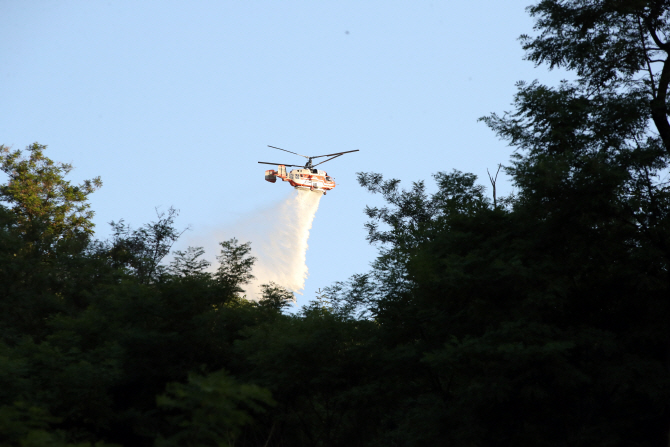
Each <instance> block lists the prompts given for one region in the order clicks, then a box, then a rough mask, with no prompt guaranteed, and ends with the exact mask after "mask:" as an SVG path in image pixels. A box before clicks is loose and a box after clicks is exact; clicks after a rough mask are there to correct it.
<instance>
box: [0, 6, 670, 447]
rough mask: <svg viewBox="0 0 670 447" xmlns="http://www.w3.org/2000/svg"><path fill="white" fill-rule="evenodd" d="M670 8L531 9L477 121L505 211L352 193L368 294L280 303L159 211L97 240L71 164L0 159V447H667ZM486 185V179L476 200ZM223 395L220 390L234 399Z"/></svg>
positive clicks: (461, 194)
mask: <svg viewBox="0 0 670 447" xmlns="http://www.w3.org/2000/svg"><path fill="white" fill-rule="evenodd" d="M666 3H667V2H665V1H655V0H649V1H647V0H639V1H638V0H635V1H626V2H622V1H618V0H606V1H597V2H596V1H594V0H561V1H559V0H540V1H539V2H538V3H537V4H536V5H533V6H531V7H530V8H529V12H530V13H531V15H533V16H534V17H535V18H536V31H537V35H536V36H534V37H531V36H523V37H522V43H523V45H524V48H525V49H526V51H527V58H528V59H530V60H532V61H534V62H536V63H538V64H541V63H547V64H548V65H549V66H550V67H563V68H567V69H570V70H574V72H575V74H576V80H575V82H572V83H570V82H563V83H561V84H560V85H558V86H555V87H550V86H544V85H542V84H540V83H539V82H530V83H519V84H518V92H517V94H516V96H515V97H514V103H513V111H511V112H508V113H506V114H503V115H498V114H491V115H489V116H487V117H485V118H483V121H484V122H485V123H486V124H487V125H488V126H489V127H490V128H492V129H493V130H494V131H495V132H496V133H497V134H498V136H500V137H501V138H502V139H504V140H506V141H508V142H509V143H510V144H511V145H512V146H513V147H514V148H515V152H514V154H513V155H512V160H511V163H510V164H509V166H507V167H506V172H507V173H508V174H509V175H510V177H511V179H512V182H513V183H514V185H515V186H516V189H517V192H516V194H515V195H514V196H509V197H502V198H500V197H496V193H495V191H494V197H493V200H490V199H489V198H488V197H487V192H486V190H485V188H484V187H483V186H481V185H478V184H477V181H476V177H475V176H474V175H472V174H467V173H462V172H459V171H456V170H454V171H452V172H450V173H445V172H438V173H437V174H435V175H434V180H435V183H436V187H435V192H433V193H428V189H427V188H426V186H425V184H424V182H423V181H418V182H415V183H413V184H412V185H411V186H410V188H409V189H407V190H404V189H401V187H400V181H399V180H397V179H391V180H385V179H384V177H383V176H382V175H381V174H375V173H362V174H359V183H360V184H361V185H362V186H363V187H364V188H366V189H367V190H368V191H370V192H372V193H375V194H380V195H381V196H382V198H383V199H384V200H385V202H386V204H385V205H384V206H379V207H374V208H367V209H366V214H367V216H368V217H369V219H370V221H369V223H368V224H367V225H366V228H367V230H368V241H369V242H370V243H373V244H375V245H377V246H378V247H379V256H378V258H377V259H376V261H375V262H374V263H373V264H372V266H371V270H370V271H369V272H367V273H364V274H359V275H354V276H353V277H352V278H350V279H349V280H348V281H339V282H336V283H335V284H333V285H332V286H330V287H326V288H324V289H323V290H321V289H320V290H319V292H318V295H317V298H316V300H315V301H313V302H311V303H309V304H308V305H306V306H303V308H302V309H301V310H300V311H299V312H297V313H295V314H286V313H283V312H284V310H285V309H286V308H287V305H288V303H290V302H292V301H293V300H294V297H293V294H292V293H291V292H290V291H288V290H287V289H285V288H283V287H282V286H281V285H279V284H274V283H270V284H265V285H263V286H262V292H263V299H262V300H261V301H260V302H258V303H253V302H250V301H247V300H246V299H245V298H244V297H243V296H242V292H243V289H242V286H243V285H244V284H247V283H249V281H250V280H251V279H252V278H253V276H252V274H251V272H252V267H253V263H254V258H253V256H252V255H251V246H250V244H249V243H240V242H239V241H238V240H237V239H234V238H233V239H230V240H228V241H224V242H222V243H221V252H220V255H219V256H218V257H217V260H218V262H219V265H218V266H217V268H216V270H215V271H214V272H210V271H208V267H209V264H208V262H206V261H204V260H203V259H202V258H201V257H202V255H203V254H204V251H203V250H202V248H197V247H195V248H194V247H189V248H188V249H187V250H186V251H176V252H174V253H173V255H174V258H173V260H172V261H171V262H170V264H169V265H164V264H163V262H164V261H163V260H164V259H165V258H166V256H167V255H168V253H169V252H170V250H171V247H172V245H173V244H174V242H175V241H176V240H177V238H178V237H179V236H180V234H181V233H182V232H181V231H178V230H177V229H176V228H175V219H176V217H177V212H176V211H175V210H174V209H172V208H170V210H169V211H168V212H167V213H162V214H161V213H159V214H158V219H157V221H156V222H151V223H149V224H147V225H144V226H142V227H140V228H139V229H138V230H133V229H131V228H130V227H129V226H127V225H126V224H125V223H124V222H123V221H119V222H118V223H114V222H113V223H112V228H113V230H114V235H113V237H112V239H111V240H110V241H107V242H100V241H93V240H92V239H91V237H90V234H91V229H92V224H91V223H90V217H91V215H92V214H90V211H89V208H88V204H87V203H86V197H87V196H88V194H90V193H91V192H92V191H93V190H94V189H95V188H96V187H98V186H99V181H97V180H94V181H91V182H85V183H84V185H80V186H79V187H74V186H71V185H70V183H69V182H67V181H66V180H65V175H66V174H67V173H68V172H69V169H71V168H70V167H69V166H68V165H62V164H58V163H54V162H52V161H51V160H49V159H48V158H46V157H44V155H43V152H42V151H43V149H44V146H41V145H38V144H37V143H36V144H35V145H33V146H31V147H30V148H29V151H30V152H31V158H30V159H27V160H24V159H21V158H20V153H19V152H18V151H17V152H14V153H10V152H9V151H8V150H6V149H3V152H2V156H1V157H2V158H1V160H2V163H3V165H2V166H3V169H4V172H6V173H7V174H8V175H9V182H8V183H7V184H6V185H2V186H0V194H2V195H1V197H2V201H3V202H4V203H6V204H7V206H5V205H2V204H0V439H1V441H0V443H3V445H4V444H6V445H17V446H18V445H57V446H71V445H102V443H115V444H118V445H129V446H130V445H132V446H150V445H235V446H258V445H264V446H268V447H270V446H277V447H279V446H286V445H291V446H303V445H304V446H312V447H317V446H318V447H320V446H347V447H354V446H365V447H372V446H389V445H390V446H434V445H443V444H449V445H459V446H461V445H463V446H465V445H468V446H475V445H487V446H488V445H491V446H503V445H504V446H508V445H541V446H563V445H635V446H645V445H649V446H651V445H665V444H667V436H668V424H667V421H668V416H669V407H668V405H667V402H668V401H669V400H670V377H669V376H668V374H667V365H668V363H669V358H668V355H669V354H668V353H669V352H670V350H669V349H668V347H669V346H670V329H669V328H668V324H667V322H668V321H669V320H670V302H668V298H667V297H668V296H670V275H669V272H668V266H669V265H670V186H669V185H668V183H667V182H666V181H665V177H664V176H667V170H668V161H669V158H668V157H670V152H669V150H668V148H670V145H669V144H668V143H669V142H670V132H669V129H670V128H668V127H667V126H668V120H667V105H666V102H667V101H666V99H667V89H668V85H670V68H669V67H670V65H668V50H670V47H669V46H668V44H667V43H666V40H667V38H668V36H669V35H670V34H669V33H670V25H669V24H668V13H669V12H668V11H669V6H668V4H666ZM492 182H493V180H492ZM233 377H235V379H233Z"/></svg>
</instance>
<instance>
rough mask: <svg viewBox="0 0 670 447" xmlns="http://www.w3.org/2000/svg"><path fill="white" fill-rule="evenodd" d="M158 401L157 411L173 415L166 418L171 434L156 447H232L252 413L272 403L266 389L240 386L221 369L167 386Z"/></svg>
mask: <svg viewBox="0 0 670 447" xmlns="http://www.w3.org/2000/svg"><path fill="white" fill-rule="evenodd" d="M157 400H158V407H159V408H162V409H165V410H172V413H174V414H173V415H171V416H168V420H169V422H170V424H171V429H170V430H169V431H171V432H174V433H173V434H171V435H168V436H165V437H159V438H158V439H157V441H156V445H157V446H182V445H186V446H206V445H213V446H221V447H227V446H233V445H235V441H236V439H237V438H238V437H239V435H240V431H241V428H242V427H243V426H245V425H248V424H250V423H252V422H253V417H252V414H254V413H262V412H264V411H265V409H266V406H268V405H274V404H275V402H274V401H273V400H272V397H271V396H270V393H269V392H268V391H267V390H265V389H263V388H260V387H258V386H256V385H241V384H239V383H237V382H236V381H235V380H234V379H232V378H231V377H230V376H228V374H227V373H226V372H225V371H223V370H221V371H217V372H214V373H211V374H208V375H206V376H200V375H196V374H189V377H188V381H187V383H186V384H182V383H170V384H168V386H167V393H166V394H162V395H159V396H158V398H157ZM250 413H251V414H250Z"/></svg>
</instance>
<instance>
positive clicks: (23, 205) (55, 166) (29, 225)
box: [0, 143, 102, 253]
mask: <svg viewBox="0 0 670 447" xmlns="http://www.w3.org/2000/svg"><path fill="white" fill-rule="evenodd" d="M45 149H46V146H44V145H41V144H39V143H33V144H32V145H30V146H28V147H27V148H26V151H28V152H29V154H30V155H29V156H28V158H23V157H22V156H21V151H20V150H16V151H13V152H12V151H10V149H9V148H7V147H5V146H0V169H1V170H2V171H3V172H4V173H5V174H6V175H7V176H8V182H7V183H6V184H3V185H2V186H0V201H2V202H6V203H8V204H9V207H10V208H11V210H12V211H13V213H14V215H15V216H16V228H17V229H18V231H19V232H20V233H21V234H22V236H23V238H24V239H25V240H26V241H27V242H28V243H30V245H31V246H32V247H33V248H34V249H36V250H37V251H38V252H41V253H48V252H51V251H53V250H54V249H55V246H56V245H57V244H58V243H59V242H62V241H67V240H69V239H73V238H77V237H81V236H88V235H90V234H92V232H93V222H91V219H92V218H93V211H92V210H91V209H90V204H89V203H88V202H87V200H88V196H89V195H90V194H91V193H93V192H94V191H95V190H96V189H98V188H100V187H101V186H102V182H101V180H100V177H96V178H94V179H92V180H85V181H84V182H83V183H82V184H80V185H72V184H71V183H70V182H69V181H68V180H66V179H65V176H66V175H67V174H69V173H70V171H71V170H72V165H70V164H66V163H56V162H54V161H52V160H51V159H49V158H48V157H46V156H45V155H44V150H45Z"/></svg>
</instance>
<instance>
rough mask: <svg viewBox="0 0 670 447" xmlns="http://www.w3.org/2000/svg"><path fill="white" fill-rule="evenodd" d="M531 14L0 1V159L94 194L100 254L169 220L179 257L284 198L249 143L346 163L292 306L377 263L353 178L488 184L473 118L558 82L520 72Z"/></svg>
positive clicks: (494, 4) (478, 8)
mask: <svg viewBox="0 0 670 447" xmlns="http://www.w3.org/2000/svg"><path fill="white" fill-rule="evenodd" d="M529 3H530V0H508V1H505V2H501V1H497V0H471V1H468V2H462V1H461V2H451V1H441V2H439V1H417V0H414V1H388V0H385V1H381V0H379V1H365V0H364V1H361V0H356V1H353V0H340V1H292V0H285V1H269V0H268V1H260V0H257V1H253V0H250V1H244V2H242V1H190V2H177V1H165V0H164V1H139V2H138V1H122V0H113V1H95V0H85V1H84V0H77V1H59V2H47V1H19V0H5V1H2V2H0V29H2V39H0V103H1V104H2V107H1V108H0V143H2V144H5V145H8V146H11V147H12V148H14V149H23V148H24V147H25V146H27V145H28V144H30V143H32V142H35V141H38V142H40V143H42V144H46V145H48V146H49V149H48V151H47V156H49V157H50V158H52V159H54V160H57V161H63V162H69V163H72V164H73V165H74V166H75V168H76V169H75V170H74V171H73V172H72V174H71V176H72V177H71V178H72V179H73V180H74V181H81V180H82V179H86V178H92V177H95V176H98V175H99V176H101V177H102V181H103V184H104V186H103V188H102V189H100V190H99V191H97V192H96V193H94V194H93V195H92V196H91V202H92V206H93V209H94V210H95V212H96V217H95V223H96V232H97V235H98V237H99V238H101V239H104V238H106V237H107V236H108V234H109V230H108V225H107V222H109V221H111V220H118V219H120V218H123V219H125V220H126V222H128V223H130V224H131V225H133V226H134V227H138V226H141V225H142V224H144V223H146V222H149V221H150V220H152V219H153V218H154V217H155V211H154V208H155V207H160V209H162V210H166V209H167V208H168V207H169V206H174V207H175V208H177V209H179V210H180V217H179V220H178V222H177V223H178V225H179V226H180V227H186V226H189V225H190V227H191V231H190V232H189V233H188V234H187V235H185V236H184V239H183V241H182V242H181V243H180V244H178V245H177V246H176V247H175V248H177V249H184V248H186V245H189V241H193V240H195V241H198V242H200V241H201V240H202V239H203V238H207V237H209V236H208V235H213V234H221V232H222V231H223V232H224V233H225V232H226V231H227V230H226V229H232V228H235V225H236V222H240V221H245V220H248V219H249V218H250V217H252V218H253V216H255V215H256V213H258V212H259V210H262V209H267V208H269V207H271V206H273V205H276V204H277V203H278V202H280V201H282V200H285V199H286V197H287V196H288V195H289V193H290V192H291V191H290V189H291V188H290V187H289V186H288V184H287V183H275V184H271V183H268V182H265V181H264V179H263V173H264V171H265V169H266V168H269V166H267V165H259V164H258V163H257V162H258V161H270V162H275V161H276V162H281V163H288V164H300V163H301V162H302V158H300V157H297V156H293V155H291V154H284V153H281V152H279V151H275V150H272V149H269V148H268V147H267V145H273V146H279V147H283V148H286V149H289V150H292V151H294V152H298V153H301V154H306V155H320V154H327V153H331V152H338V151H347V150H353V149H360V152H356V153H354V154H348V155H345V156H343V157H340V158H338V159H336V160H333V161H331V162H328V163H326V164H324V165H322V167H323V169H325V170H327V171H328V172H329V174H330V175H332V176H334V177H335V178H336V181H337V183H338V186H337V188H335V189H334V190H333V191H332V192H331V193H329V194H328V195H327V196H325V197H323V198H322V200H321V204H320V207H319V210H318V212H317V214H316V218H315V220H314V224H313V227H312V231H311V235H310V239H309V250H308V252H307V266H308V268H309V272H310V276H309V278H308V280H307V282H306V286H305V291H304V295H303V296H302V297H299V303H300V304H304V303H305V302H306V300H307V299H311V298H313V297H314V292H315V291H316V290H317V289H319V288H322V287H324V286H328V285H330V284H332V283H333V282H334V281H337V280H346V279H347V278H348V277H349V276H350V275H352V274H354V273H363V272H365V271H367V270H368V265H369V263H370V262H371V260H372V259H373V258H374V256H375V253H376V249H375V248H374V247H370V246H369V245H368V244H367V242H366V241H365V234H366V233H365V230H364V228H363V224H364V223H365V221H366V217H365V215H364V214H363V209H364V207H365V205H366V204H370V205H374V204H379V203H380V202H379V199H378V198H376V197H374V196H371V195H370V194H368V193H367V192H365V191H364V190H363V189H362V188H360V187H359V186H358V184H357V182H356V173H357V172H361V171H364V172H379V173H382V174H384V176H385V177H387V178H391V177H393V178H398V179H401V180H402V181H403V184H405V185H408V186H409V184H410V183H411V182H412V181H416V180H421V179H424V180H427V181H428V183H429V184H430V185H432V183H431V181H430V180H431V177H430V176H431V174H432V173H434V172H437V171H451V170H452V169H459V170H461V171H465V172H472V173H474V174H476V175H478V177H479V179H480V181H481V182H482V183H488V181H487V178H486V169H487V168H489V169H495V167H496V165H497V164H498V163H503V164H505V163H507V162H508V160H509V155H510V153H511V149H510V148H509V147H507V146H506V144H505V143H504V142H502V141H499V140H498V139H497V138H496V136H495V135H494V134H493V133H492V132H491V131H490V130H489V129H488V128H487V127H486V126H485V125H484V124H483V123H481V122H477V118H479V117H481V116H483V115H487V114H489V113H491V112H498V113H500V112H504V111H505V110H509V109H511V107H510V103H511V102H512V99H513V95H514V92H515V87H514V84H515V82H517V81H519V80H527V81H530V80H533V79H535V78H539V79H540V80H541V81H544V82H547V83H554V82H555V81H556V80H557V79H558V74H556V73H548V72H547V71H546V70H545V69H544V68H540V69H535V68H534V67H533V64H532V63H530V62H527V61H523V51H522V49H521V47H520V44H519V42H518V37H519V35H520V34H522V33H532V25H533V22H532V19H531V18H530V17H529V16H528V14H527V13H526V11H525V7H526V6H528V4H529ZM501 189H502V190H503V191H502V192H503V193H505V192H509V191H510V187H509V186H505V185H503V187H502V188H501ZM232 236H235V234H230V237H232ZM208 254H209V257H210V258H211V257H213V255H214V253H211V252H210V253H208Z"/></svg>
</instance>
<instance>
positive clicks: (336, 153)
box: [303, 149, 359, 163]
mask: <svg viewBox="0 0 670 447" xmlns="http://www.w3.org/2000/svg"><path fill="white" fill-rule="evenodd" d="M358 151H359V149H354V150H353V151H346V152H335V153H334V154H326V155H317V156H316V157H311V158H319V157H330V156H331V155H342V154H348V153H349V152H358ZM303 157H304V155H303ZM322 163H324V162H322Z"/></svg>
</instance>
